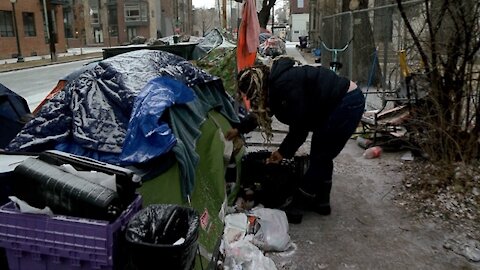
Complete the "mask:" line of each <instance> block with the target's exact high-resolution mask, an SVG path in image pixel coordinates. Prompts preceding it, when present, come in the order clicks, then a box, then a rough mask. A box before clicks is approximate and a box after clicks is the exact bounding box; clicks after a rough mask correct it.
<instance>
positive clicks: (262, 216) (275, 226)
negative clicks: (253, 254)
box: [252, 208, 290, 251]
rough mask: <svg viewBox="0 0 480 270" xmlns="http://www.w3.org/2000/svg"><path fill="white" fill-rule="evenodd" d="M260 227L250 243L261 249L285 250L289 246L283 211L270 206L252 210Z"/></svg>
mask: <svg viewBox="0 0 480 270" xmlns="http://www.w3.org/2000/svg"><path fill="white" fill-rule="evenodd" d="M252 213H253V214H254V215H255V216H256V217H257V222H258V223H259V224H260V229H259V230H258V232H257V233H256V234H255V236H254V237H253V240H252V243H253V244H254V245H256V246H257V247H259V248H260V249H261V250H263V251H285V250H287V249H288V248H289V246H290V235H289V234H288V219H287V215H286V214H285V212H284V211H281V210H278V209H270V208H259V209H254V210H252Z"/></svg>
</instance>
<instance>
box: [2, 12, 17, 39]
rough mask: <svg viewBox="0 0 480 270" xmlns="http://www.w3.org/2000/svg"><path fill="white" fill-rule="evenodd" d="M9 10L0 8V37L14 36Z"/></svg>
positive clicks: (11, 16)
mask: <svg viewBox="0 0 480 270" xmlns="http://www.w3.org/2000/svg"><path fill="white" fill-rule="evenodd" d="M14 36H15V34H14V31H13V15H12V12H11V11H5V10H0V37H14Z"/></svg>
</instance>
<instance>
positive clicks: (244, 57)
mask: <svg viewBox="0 0 480 270" xmlns="http://www.w3.org/2000/svg"><path fill="white" fill-rule="evenodd" d="M259 35H260V23H259V22H258V15H257V11H256V8H255V0H246V1H245V3H244V4H243V11H242V22H241V24H240V30H239V32H238V41H237V70H238V71H240V70H242V69H244V68H247V67H251V66H253V64H254V63H255V59H256V57H257V48H258V45H259V40H258V36H259Z"/></svg>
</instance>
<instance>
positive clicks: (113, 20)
mask: <svg viewBox="0 0 480 270" xmlns="http://www.w3.org/2000/svg"><path fill="white" fill-rule="evenodd" d="M117 18H118V16H117V7H115V6H112V7H110V8H109V9H108V26H109V28H110V30H109V33H110V36H112V37H118V19H117Z"/></svg>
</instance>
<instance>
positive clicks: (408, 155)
mask: <svg viewBox="0 0 480 270" xmlns="http://www.w3.org/2000/svg"><path fill="white" fill-rule="evenodd" d="M401 159H402V160H405V161H413V160H414V159H415V157H414V156H413V154H412V152H411V151H408V152H406V153H404V154H403V155H402V157H401Z"/></svg>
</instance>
